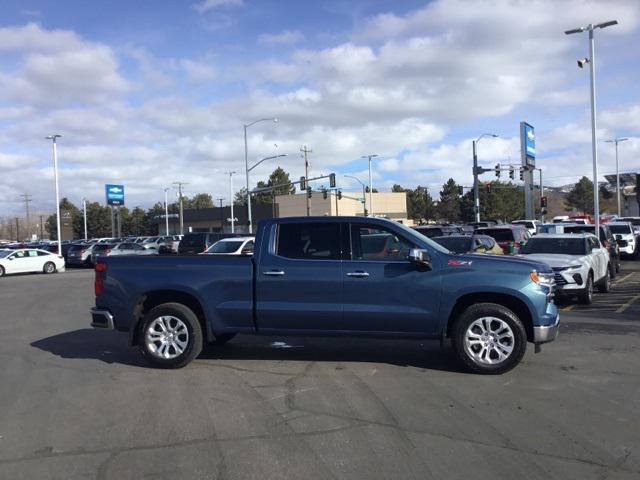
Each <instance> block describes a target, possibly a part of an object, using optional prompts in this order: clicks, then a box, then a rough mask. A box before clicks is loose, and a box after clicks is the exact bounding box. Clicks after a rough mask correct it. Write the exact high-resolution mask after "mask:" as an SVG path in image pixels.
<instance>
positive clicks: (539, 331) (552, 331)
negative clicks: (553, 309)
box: [533, 314, 560, 344]
mask: <svg viewBox="0 0 640 480" xmlns="http://www.w3.org/2000/svg"><path fill="white" fill-rule="evenodd" d="M559 330H560V314H558V315H557V317H556V322H555V323H554V324H553V325H544V326H540V327H535V326H534V327H533V343H535V344H541V343H549V342H553V341H554V340H555V339H556V337H557V336H558V331H559Z"/></svg>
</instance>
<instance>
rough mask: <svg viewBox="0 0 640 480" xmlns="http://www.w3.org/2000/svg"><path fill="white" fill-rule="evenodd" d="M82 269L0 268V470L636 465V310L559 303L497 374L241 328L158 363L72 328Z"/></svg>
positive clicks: (159, 473)
mask: <svg viewBox="0 0 640 480" xmlns="http://www.w3.org/2000/svg"><path fill="white" fill-rule="evenodd" d="M92 280H93V274H92V272H91V271H78V270H71V271H69V272H67V273H65V274H58V275H52V276H44V275H37V276H35V275H24V276H16V277H8V278H3V279H2V281H1V282H0V335H1V338H2V342H0V358H1V360H2V369H0V385H1V394H0V478H11V479H21V478H24V479H34V478H38V479H46V478H55V479H58V478H59V479H76V478H78V479H79V478H96V479H110V478H118V479H125V478H147V477H154V478H180V479H191V478H194V479H252V478H256V479H261V480H263V479H282V478H292V479H297V478H304V479H305V480H306V479H316V478H317V479H327V478H338V479H363V478H366V479H390V478H393V479H448V480H449V479H470V478H473V479H483V478H491V479H509V480H510V479H514V478H518V479H567V478H580V479H605V478H607V479H627V478H628V479H637V478H639V477H640V453H639V450H638V449H639V447H640V427H639V422H638V411H639V407H640V368H639V367H640V355H639V353H640V352H639V350H640V342H639V339H640V337H639V333H640V319H636V318H633V317H629V316H626V317H625V316H617V315H615V314H607V316H606V317H602V318H600V317H596V316H593V315H591V316H589V317H586V316H580V315H569V314H564V315H563V318H562V321H563V324H562V331H561V335H560V337H559V338H558V340H557V341H556V342H554V343H552V344H549V345H546V346H544V347H543V351H542V353H541V354H538V355H535V354H534V353H533V348H531V346H529V348H528V351H527V354H526V356H525V358H524V362H523V363H522V364H521V365H520V366H519V367H517V368H516V369H515V370H513V371H512V372H509V373H508V374H505V375H502V376H496V377H488V376H476V375H471V374H468V373H465V372H464V371H462V370H460V367H459V365H458V364H457V363H456V361H455V359H454V357H453V354H452V352H451V351H450V349H449V348H448V347H447V348H445V349H444V350H441V349H440V347H439V344H438V342H419V341H407V340H402V341H401V340H374V339H351V338H302V337H296V338H280V337H277V338H276V337H248V336H240V337H237V338H236V339H234V340H233V341H232V342H230V343H229V344H228V345H226V346H224V347H215V348H208V349H207V350H206V351H205V352H204V353H203V355H202V356H201V357H200V358H199V359H198V360H196V361H195V362H194V363H193V364H191V365H189V366H188V367H186V368H184V369H182V370H177V371H160V370H153V369H150V368H148V367H147V366H146V365H145V364H144V362H143V361H142V358H141V357H140V355H139V354H138V353H137V351H136V350H134V349H130V348H129V347H127V345H126V343H127V337H126V335H124V334H120V333H116V332H108V331H97V330H92V329H90V328H89V327H88V325H89V322H90V318H89V314H88V309H89V307H90V306H91V304H92V302H93V292H92V289H93V285H92ZM286 347H291V348H286Z"/></svg>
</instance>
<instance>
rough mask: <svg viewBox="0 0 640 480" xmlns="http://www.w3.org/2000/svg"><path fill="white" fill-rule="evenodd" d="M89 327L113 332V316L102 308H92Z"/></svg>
mask: <svg viewBox="0 0 640 480" xmlns="http://www.w3.org/2000/svg"><path fill="white" fill-rule="evenodd" d="M91 326H92V327H93V328H106V329H108V330H113V329H114V328H115V327H114V325H113V315H112V314H111V312H110V311H109V310H105V309H103V308H92V309H91Z"/></svg>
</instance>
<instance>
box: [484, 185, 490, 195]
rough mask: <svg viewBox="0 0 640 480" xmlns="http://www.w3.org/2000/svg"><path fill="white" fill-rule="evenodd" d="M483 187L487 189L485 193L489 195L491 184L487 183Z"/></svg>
mask: <svg viewBox="0 0 640 480" xmlns="http://www.w3.org/2000/svg"><path fill="white" fill-rule="evenodd" d="M485 186H486V187H487V193H491V184H490V183H487V184H486V185H485Z"/></svg>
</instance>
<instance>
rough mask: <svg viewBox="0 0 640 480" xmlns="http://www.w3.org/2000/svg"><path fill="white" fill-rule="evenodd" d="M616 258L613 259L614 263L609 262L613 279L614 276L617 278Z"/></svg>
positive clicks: (610, 274)
mask: <svg viewBox="0 0 640 480" xmlns="http://www.w3.org/2000/svg"><path fill="white" fill-rule="evenodd" d="M616 263H617V261H616V259H614V260H613V264H611V263H610V264H609V276H610V277H611V279H612V280H613V279H614V278H616ZM617 268H619V267H617Z"/></svg>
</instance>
